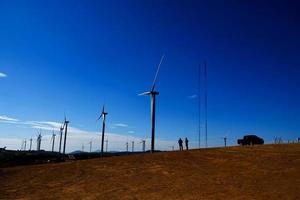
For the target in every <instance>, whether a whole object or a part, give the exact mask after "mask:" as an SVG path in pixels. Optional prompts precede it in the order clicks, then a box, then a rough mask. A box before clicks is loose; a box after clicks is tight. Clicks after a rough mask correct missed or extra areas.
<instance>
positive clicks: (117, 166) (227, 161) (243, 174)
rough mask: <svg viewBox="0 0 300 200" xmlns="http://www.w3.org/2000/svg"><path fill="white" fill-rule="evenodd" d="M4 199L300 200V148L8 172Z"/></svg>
mask: <svg viewBox="0 0 300 200" xmlns="http://www.w3.org/2000/svg"><path fill="white" fill-rule="evenodd" d="M0 199H104V200H113V199H138V200H143V199H145V200H152V199H172V200H174V199H267V200H269V199H300V144H287V145H263V146H254V147H229V148H213V149H201V150H191V151H184V152H176V151H175V152H162V153H155V154H143V155H131V156H122V157H111V158H103V159H100V158H99V159H92V160H82V161H72V162H66V163H56V164H44V165H35V166H19V167H12V168H3V169H0Z"/></svg>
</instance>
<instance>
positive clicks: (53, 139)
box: [51, 130, 56, 152]
mask: <svg viewBox="0 0 300 200" xmlns="http://www.w3.org/2000/svg"><path fill="white" fill-rule="evenodd" d="M55 136H56V135H55V133H54V130H53V133H52V137H51V141H52V152H53V151H54V144H55Z"/></svg>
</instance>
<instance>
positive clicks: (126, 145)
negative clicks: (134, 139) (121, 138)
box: [126, 142, 128, 153]
mask: <svg viewBox="0 0 300 200" xmlns="http://www.w3.org/2000/svg"><path fill="white" fill-rule="evenodd" d="M126 152H127V153H128V142H126Z"/></svg>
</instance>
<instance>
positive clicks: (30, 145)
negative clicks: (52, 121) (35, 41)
mask: <svg viewBox="0 0 300 200" xmlns="http://www.w3.org/2000/svg"><path fill="white" fill-rule="evenodd" d="M29 141H30V145H29V151H31V147H32V138H30V140H29Z"/></svg>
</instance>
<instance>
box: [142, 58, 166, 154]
mask: <svg viewBox="0 0 300 200" xmlns="http://www.w3.org/2000/svg"><path fill="white" fill-rule="evenodd" d="M164 57H165V55H163V56H162V57H161V59H160V62H159V64H158V67H157V71H156V74H155V77H154V80H153V84H152V87H151V90H150V91H149V92H144V93H141V94H139V96H143V95H150V97H151V153H153V152H154V142H155V106H156V104H155V103H156V101H155V100H156V95H158V94H159V92H157V91H155V85H156V80H157V76H158V73H159V69H160V66H161V63H162V61H163V59H164Z"/></svg>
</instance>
